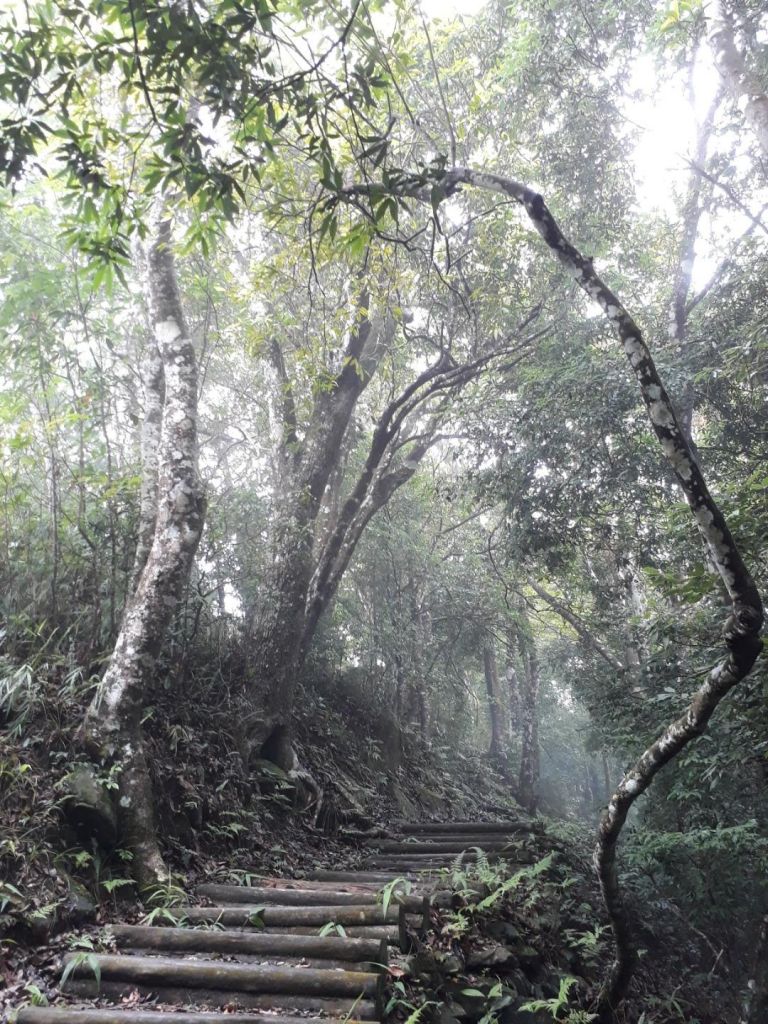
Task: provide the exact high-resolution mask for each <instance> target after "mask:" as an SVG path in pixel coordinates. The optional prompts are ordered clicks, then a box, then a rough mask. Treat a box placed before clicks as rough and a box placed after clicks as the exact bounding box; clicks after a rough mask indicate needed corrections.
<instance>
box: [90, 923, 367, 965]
mask: <svg viewBox="0 0 768 1024" xmlns="http://www.w3.org/2000/svg"><path fill="white" fill-rule="evenodd" d="M108 933H111V935H112V936H113V937H114V940H115V943H116V945H117V946H118V947H119V948H123V947H125V946H135V947H145V948H148V949H175V950H189V951H191V952H192V951H195V952H196V951H199V952H203V951H206V950H209V951H216V952H220V953H229V952H231V953H233V954H234V953H237V952H242V953H276V954H279V953H283V954H286V955H288V956H314V957H318V958H323V957H326V956H327V957H332V958H333V959H337V960H354V961H364V960H370V959H371V958H372V957H375V956H377V955H378V953H379V943H378V942H377V941H376V940H375V939H360V938H344V937H342V936H339V935H332V936H322V935H317V934H313V935H291V934H287V935H286V934H276V933H274V932H271V931H266V930H264V931H261V930H256V929H240V930H232V931H226V930H220V929H208V928H181V927H180V928H167V927H165V928H164V927H161V926H157V925H131V924H127V925H126V924H123V925H121V924H116V925H112V926H110V927H109V928H108Z"/></svg>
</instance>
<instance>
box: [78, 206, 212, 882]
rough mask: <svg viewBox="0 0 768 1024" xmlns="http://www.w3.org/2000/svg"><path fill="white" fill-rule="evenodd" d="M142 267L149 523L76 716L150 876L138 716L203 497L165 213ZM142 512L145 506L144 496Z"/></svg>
mask: <svg viewBox="0 0 768 1024" xmlns="http://www.w3.org/2000/svg"><path fill="white" fill-rule="evenodd" d="M148 274H149V289H150V295H151V302H152V321H153V329H154V335H155V342H156V344H157V350H158V352H159V355H160V359H161V360H162V367H163V374H164V378H165V397H164V403H163V407H162V424H161V428H160V441H159V448H158V456H157V481H158V482H157V502H156V509H155V527H154V533H153V536H152V544H151V547H150V549H149V551H148V553H147V556H146V560H145V564H144V566H143V569H142V571H141V573H140V575H139V578H138V581H137V585H136V587H135V590H134V591H133V593H132V595H131V596H130V598H129V599H128V602H127V605H126V608H125V612H124V615H123V621H122V625H121V628H120V632H119V635H118V638H117V642H116V644H115V649H114V652H113V654H112V658H111V660H110V663H109V665H108V667H107V670H106V672H105V674H104V677H103V679H102V680H101V683H100V685H99V688H98V690H97V693H96V695H95V697H94V699H93V702H92V704H91V707H90V708H89V710H88V714H87V717H86V722H85V734H86V742H87V745H88V748H89V750H90V751H91V753H92V755H93V756H94V757H95V758H96V759H98V761H99V762H100V764H101V765H102V766H103V767H106V768H108V769H109V770H110V771H111V772H112V774H113V777H115V778H116V780H117V784H118V789H117V793H116V796H117V814H118V822H119V828H120V832H121V835H122V842H123V843H124V845H126V846H127V847H128V848H129V849H130V850H132V852H133V854H134V860H133V871H134V873H135V875H136V878H137V880H138V882H139V883H140V884H141V885H142V886H147V885H151V884H153V883H156V882H157V881H158V880H159V879H160V878H161V877H162V875H163V873H164V866H163V861H162V857H161V855H160V850H159V847H158V843H157V835H156V831H155V822H154V812H153V796H152V784H151V779H150V775H149V770H148V766H147V761H146V756H145V751H144V744H143V740H142V735H141V716H142V711H143V708H144V705H145V703H146V701H147V697H148V694H149V693H150V692H151V686H152V684H153V682H154V677H155V672H156V665H157V658H158V655H159V653H160V649H161V646H162V643H163V641H164V639H165V635H166V631H167V628H168V626H169V624H170V621H171V618H172V617H173V614H174V612H175V610H176V607H177V605H178V603H179V601H180V599H181V597H182V595H183V593H184V589H185V587H186V585H187V581H188V579H189V573H190V569H191V566H192V561H193V558H194V555H195V551H196V550H197V545H198V542H199V540H200V535H201V533H202V528H203V516H204V504H205V503H204V497H203V489H202V485H201V482H200V478H199V475H198V470H197V362H196V357H195V350H194V346H193V344H192V341H191V340H190V337H189V333H188V331H187V327H186V324H185V322H184V315H183V312H182V306H181V299H180V296H179V289H178V284H177V280H176V271H175V266H174V260H173V251H172V240H171V225H170V222H169V221H167V220H164V221H163V222H162V223H161V224H160V226H159V228H158V231H157V235H156V238H155V241H154V244H153V245H152V247H151V249H150V252H149V257H148ZM153 429H154V428H153ZM146 513H147V516H149V514H150V510H149V502H147V506H146Z"/></svg>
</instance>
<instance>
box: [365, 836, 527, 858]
mask: <svg viewBox="0 0 768 1024" xmlns="http://www.w3.org/2000/svg"><path fill="white" fill-rule="evenodd" d="M365 845H366V846H367V847H369V848H370V849H373V850H379V851H380V852H381V853H402V854H408V856H410V855H411V854H422V853H428V854H442V853H463V852H464V851H465V850H467V851H470V850H476V849H478V848H479V849H481V850H482V851H483V853H501V852H503V851H505V850H511V849H514V846H515V842H514V840H512V839H509V840H504V839H492V840H490V841H486V842H483V839H482V837H480V838H478V837H474V838H473V839H472V841H469V840H468V841H466V842H464V841H460V840H450V841H448V840H446V841H445V842H443V841H442V840H441V841H440V842H434V843H432V842H424V843H419V842H411V843H406V842H400V841H397V840H393V839H385V840H382V841H381V842H378V843H377V842H376V841H375V840H373V839H369V840H368V841H367V842H366V844H365Z"/></svg>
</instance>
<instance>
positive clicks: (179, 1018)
mask: <svg viewBox="0 0 768 1024" xmlns="http://www.w3.org/2000/svg"><path fill="white" fill-rule="evenodd" d="M16 1021H17V1024H233V1022H234V1021H237V1024H327V1018H326V1017H288V1016H285V1017H278V1016H276V1015H275V1014H271V1013H270V1014H266V1013H238V1014H237V1015H235V1014H232V1013H204V1012H203V1013H184V1012H183V1011H181V1012H179V1013H174V1012H166V1013H164V1012H162V1011H160V1010H136V1009H132V1008H130V1007H121V1008H117V1007H115V1008H114V1009H113V1008H112V1007H104V1008H102V1009H97V1010H75V1009H72V1008H71V1007H69V1006H23V1007H22V1008H21V1009H20V1010H19V1012H18V1015H17V1017H16ZM346 1024H358V1022H357V1021H356V1020H349V1021H346Z"/></svg>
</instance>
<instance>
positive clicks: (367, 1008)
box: [54, 978, 379, 1024]
mask: <svg viewBox="0 0 768 1024" xmlns="http://www.w3.org/2000/svg"><path fill="white" fill-rule="evenodd" d="M67 991H68V992H70V993H71V994H73V995H77V996H78V997H79V998H85V999H95V998H109V999H126V998H129V997H131V995H132V993H133V992H138V994H139V995H140V996H148V997H154V998H156V999H157V1001H158V1002H160V1003H168V1004H175V1005H178V1006H190V1005H193V1006H212V1007H224V1006H226V1007H240V1008H242V1009H259V1010H273V1009H274V1010H278V1011H286V1012H287V1013H288V1014H289V1015H290V1011H293V1010H297V1011H299V1013H301V1011H305V1010H307V1011H309V1012H310V1013H314V1014H317V1013H322V1014H324V1015H327V1016H329V1017H342V1018H344V1021H345V1024H346V1018H347V1017H348V1016H349V1017H354V1018H355V1019H357V1020H360V1021H372V1020H378V1019H379V1010H378V1007H377V1005H376V1000H375V999H350V998H346V999H344V998H328V997H325V996H301V995H291V994H287V993H280V992H275V993H262V992H241V991H237V990H232V989H229V990H228V989H204V988H196V989H190V988H183V987H179V986H173V985H146V984H144V983H137V982H135V981H107V980H102V982H101V984H100V985H97V984H96V981H95V979H93V978H91V979H73V980H72V981H71V983H70V982H68V983H67ZM175 1016H176V1015H175V1014H174V1017H175ZM194 1016H195V1017H197V1014H195V1015H194ZM227 1016H228V1017H229V1019H230V1020H233V1019H234V1020H237V1019H238V1017H235V1016H234V1015H232V1016H230V1015H227ZM273 1019H274V1018H273V1017H272V1016H271V1015H270V1016H266V1015H265V1018H264V1024H271V1022H272V1020H273ZM54 1024H57V1022H54ZM259 1024H261V1022H259Z"/></svg>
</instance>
